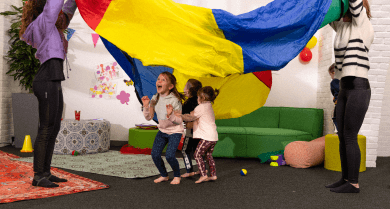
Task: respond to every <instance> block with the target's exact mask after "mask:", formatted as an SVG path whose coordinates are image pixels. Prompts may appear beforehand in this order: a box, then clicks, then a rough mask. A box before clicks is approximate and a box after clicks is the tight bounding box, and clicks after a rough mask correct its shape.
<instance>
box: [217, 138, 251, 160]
mask: <svg viewBox="0 0 390 209" xmlns="http://www.w3.org/2000/svg"><path fill="white" fill-rule="evenodd" d="M246 144H247V143H246V135H243V134H232V133H228V134H224V133H222V134H221V133H218V142H217V144H216V145H215V147H214V151H213V157H229V158H234V157H245V156H246V155H247V154H246V152H247V146H246Z"/></svg>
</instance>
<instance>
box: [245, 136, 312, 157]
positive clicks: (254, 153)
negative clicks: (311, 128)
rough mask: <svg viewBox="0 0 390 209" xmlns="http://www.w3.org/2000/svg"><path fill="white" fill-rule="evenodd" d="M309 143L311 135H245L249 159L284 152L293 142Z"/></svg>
mask: <svg viewBox="0 0 390 209" xmlns="http://www.w3.org/2000/svg"><path fill="white" fill-rule="evenodd" d="M298 140H299V141H310V140H311V135H310V134H306V135H296V136H293V135H290V136H285V135H274V136H271V135H268V136H259V135H247V147H248V149H247V151H246V152H247V156H246V157H250V158H256V157H258V156H259V155H260V154H262V153H267V152H275V151H280V150H284V148H285V146H286V145H287V144H288V143H290V142H293V141H298Z"/></svg>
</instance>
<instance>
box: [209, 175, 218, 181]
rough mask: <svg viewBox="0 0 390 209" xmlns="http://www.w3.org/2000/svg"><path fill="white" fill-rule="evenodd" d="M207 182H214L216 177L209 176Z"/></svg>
mask: <svg viewBox="0 0 390 209" xmlns="http://www.w3.org/2000/svg"><path fill="white" fill-rule="evenodd" d="M208 180H209V181H215V180H217V176H210V177H209V178H208Z"/></svg>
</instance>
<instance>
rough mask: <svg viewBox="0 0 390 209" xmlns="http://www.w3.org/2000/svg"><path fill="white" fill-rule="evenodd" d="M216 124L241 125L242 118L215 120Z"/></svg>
mask: <svg viewBox="0 0 390 209" xmlns="http://www.w3.org/2000/svg"><path fill="white" fill-rule="evenodd" d="M215 124H216V125H217V127H218V126H237V127H239V126H240V120H239V119H238V118H230V119H221V120H215Z"/></svg>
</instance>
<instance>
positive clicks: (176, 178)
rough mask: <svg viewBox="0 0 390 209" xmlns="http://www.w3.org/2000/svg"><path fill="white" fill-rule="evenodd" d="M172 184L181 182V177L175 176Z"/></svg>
mask: <svg viewBox="0 0 390 209" xmlns="http://www.w3.org/2000/svg"><path fill="white" fill-rule="evenodd" d="M171 184H180V177H175V178H173V180H172V181H171Z"/></svg>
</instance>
